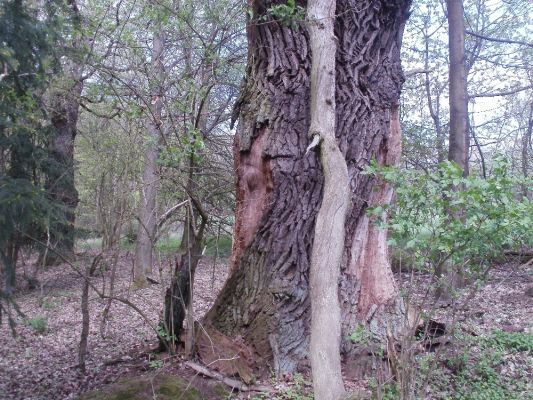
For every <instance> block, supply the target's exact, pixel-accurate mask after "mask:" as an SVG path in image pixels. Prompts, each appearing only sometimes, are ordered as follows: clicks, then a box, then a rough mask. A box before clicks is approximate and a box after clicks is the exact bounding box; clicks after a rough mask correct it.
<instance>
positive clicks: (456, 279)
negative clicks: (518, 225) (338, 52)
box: [435, 0, 470, 302]
mask: <svg viewBox="0 0 533 400" xmlns="http://www.w3.org/2000/svg"><path fill="white" fill-rule="evenodd" d="M446 4H447V10H448V51H449V57H450V72H449V90H450V98H449V101H450V134H449V150H448V160H449V161H453V162H456V163H457V164H458V165H459V166H460V167H461V169H462V170H463V175H464V176H468V158H469V145H470V135H469V132H468V90H467V79H466V77H467V69H466V54H465V24H464V9H463V0H447V2H446ZM455 190H461V188H459V187H457V188H455ZM449 218H452V219H455V218H461V215H450V216H449ZM456 269H457V268H455V267H454V266H453V265H451V264H450V263H448V262H445V263H444V264H443V265H442V266H441V267H440V268H439V269H438V270H437V271H436V273H437V276H439V277H440V282H439V283H438V285H437V290H436V293H435V297H436V299H437V300H440V301H444V302H451V300H452V293H451V291H452V289H453V288H457V287H461V286H464V276H463V271H461V270H459V269H457V270H456Z"/></svg>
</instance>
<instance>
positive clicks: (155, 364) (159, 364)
mask: <svg viewBox="0 0 533 400" xmlns="http://www.w3.org/2000/svg"><path fill="white" fill-rule="evenodd" d="M163 365H164V363H163V360H152V361H150V362H149V363H148V366H149V367H150V368H152V369H160V368H163Z"/></svg>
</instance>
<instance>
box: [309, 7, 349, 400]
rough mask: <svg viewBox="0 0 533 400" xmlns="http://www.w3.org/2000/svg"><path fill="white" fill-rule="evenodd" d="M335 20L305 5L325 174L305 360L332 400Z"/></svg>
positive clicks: (339, 236)
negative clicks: (307, 352)
mask: <svg viewBox="0 0 533 400" xmlns="http://www.w3.org/2000/svg"><path fill="white" fill-rule="evenodd" d="M334 19H335V0H310V1H309V2H308V5H307V23H308V27H309V42H310V48H311V54H312V63H311V77H310V81H311V126H310V128H309V136H310V137H311V138H313V141H317V143H318V146H319V147H318V151H319V152H320V164H321V166H322V171H323V173H324V189H323V193H322V202H321V205H320V209H319V211H318V214H317V217H316V225H315V236H314V241H313V248H312V250H311V266H310V271H309V296H310V299H311V338H310V344H309V358H310V360H311V371H312V374H313V392H314V395H315V399H317V400H337V399H339V398H340V397H341V396H342V395H343V394H344V384H343V382H342V372H341V357H340V342H341V320H340V305H339V295H338V285H339V277H340V265H341V262H342V256H343V253H344V224H345V222H346V211H347V210H348V204H349V202H350V192H349V185H350V182H349V180H348V168H347V166H346V160H345V159H344V156H343V154H342V153H341V151H340V149H339V146H338V145H337V139H336V138H335V53H336V51H337V41H336V39H335V36H334V33H333V25H334ZM313 143H314V142H312V144H313ZM326 332H327V334H325V333H326Z"/></svg>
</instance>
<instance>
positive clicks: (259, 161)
mask: <svg viewBox="0 0 533 400" xmlns="http://www.w3.org/2000/svg"><path fill="white" fill-rule="evenodd" d="M265 142H266V140H265V132H264V129H263V130H262V131H260V132H259V133H258V135H257V137H256V138H255V140H254V141H253V143H252V145H251V147H250V150H249V151H243V152H241V151H240V140H239V137H238V136H236V137H235V143H234V153H235V169H236V171H237V189H236V196H237V202H236V210H235V232H234V236H233V251H232V256H231V257H232V258H231V264H232V265H235V264H236V263H237V261H238V260H239V258H240V256H241V254H242V251H243V250H244V249H245V248H246V247H247V246H248V245H249V244H250V242H251V241H252V238H253V236H254V233H255V230H256V228H257V226H258V224H259V221H260V219H261V217H262V216H263V214H264V213H265V209H266V207H267V205H268V198H269V194H270V193H271V192H272V187H273V182H272V172H271V166H270V162H269V160H268V159H266V158H264V157H263V150H264V147H265Z"/></svg>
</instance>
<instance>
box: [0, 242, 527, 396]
mask: <svg viewBox="0 0 533 400" xmlns="http://www.w3.org/2000/svg"><path fill="white" fill-rule="evenodd" d="M94 255H95V253H94V252H87V253H85V254H84V255H82V256H80V257H79V258H78V260H77V261H76V262H75V263H74V266H72V265H68V264H61V265H58V266H54V267H49V268H48V269H46V270H45V271H42V272H40V273H39V275H38V279H39V282H40V285H39V287H37V288H34V289H31V290H30V289H29V288H27V287H26V288H24V287H22V288H20V290H19V292H18V294H17V296H16V297H15V301H16V303H17V304H18V305H19V307H20V310H21V311H22V312H23V313H24V314H25V317H26V318H22V317H20V316H15V320H16V322H17V324H16V327H15V329H14V330H15V332H16V336H13V335H12V332H11V329H10V328H9V326H8V325H7V323H6V318H5V316H4V318H3V322H2V325H1V326H0V399H3V400H21V399H28V400H29V399H32V400H45V399H46V400H48V399H50V400H52V399H54V400H56V399H57V400H59V399H75V398H77V397H78V396H79V395H80V394H81V393H84V392H87V391H91V390H93V389H96V388H101V387H106V385H107V384H110V383H113V382H116V381H117V380H123V379H125V378H128V377H130V378H131V377H134V379H135V380H136V382H137V384H138V383H139V382H141V381H142V379H145V378H138V377H141V376H143V377H149V378H150V379H151V381H150V382H151V384H152V388H153V382H154V381H153V379H154V378H153V377H154V376H155V377H156V378H157V377H158V376H159V378H157V379H163V377H168V376H175V375H178V376H181V377H183V378H185V379H186V380H187V381H189V382H191V384H192V385H193V386H194V387H196V388H198V390H200V392H201V397H200V398H206V399H223V398H241V399H244V398H250V399H252V398H256V399H280V400H291V399H292V400H297V399H299V400H305V399H311V397H310V396H308V393H309V392H310V385H309V383H308V380H309V378H308V376H305V375H297V376H293V377H290V378H288V379H287V380H286V381H282V382H280V381H277V382H273V381H270V380H267V381H265V382H261V383H263V384H266V385H268V386H270V387H271V389H272V392H271V393H270V394H268V395H258V394H257V393H241V394H236V395H231V394H230V392H229V391H228V390H229V388H228V387H224V386H223V385H220V384H219V383H218V382H216V381H213V380H211V379H207V378H205V377H202V376H201V375H200V374H198V373H196V372H195V371H193V370H191V369H190V368H188V367H187V366H186V365H185V362H184V360H183V359H182V358H181V357H180V356H179V355H177V356H169V355H167V354H156V353H155V352H154V349H155V348H156V347H157V339H156V334H155V333H154V331H153V329H152V328H151V326H150V324H151V325H152V326H155V325H157V323H158V321H159V315H160V312H161V309H162V303H163V302H162V299H163V298H164V291H165V287H166V286H167V284H168V281H169V275H170V271H171V269H172V265H173V263H174V262H173V260H172V259H170V258H168V259H163V260H162V261H161V263H160V265H161V272H160V274H159V276H158V278H157V279H158V280H160V281H161V282H162V284H153V285H150V286H149V287H148V288H145V289H137V290H134V289H133V286H132V282H131V271H132V265H133V263H132V254H131V253H130V252H122V253H121V254H119V255H118V258H117V259H116V263H114V262H113V255H111V254H110V255H107V256H106V257H104V261H105V262H104V263H102V264H101V265H104V266H108V267H109V266H111V267H109V268H108V269H107V270H100V271H98V272H97V276H96V277H95V278H93V283H94V284H95V285H96V286H97V287H99V288H102V287H105V290H106V293H109V286H110V280H111V275H112V272H113V267H112V265H113V264H115V265H116V267H115V279H114V289H113V296H116V297H121V298H124V299H127V300H128V301H130V302H132V303H134V304H135V305H136V306H137V307H138V309H139V311H141V312H142V314H143V316H141V315H140V314H139V312H137V311H135V310H133V309H132V308H131V307H129V306H127V305H125V304H122V303H120V302H117V301H113V302H112V304H111V307H110V309H109V313H108V316H107V320H106V321H105V323H104V322H102V321H103V318H102V315H103V313H104V309H105V308H106V306H107V305H108V300H105V299H101V298H99V297H98V296H97V295H96V294H95V293H94V291H90V296H89V309H90V333H89V338H88V343H89V345H88V355H87V361H86V371H87V372H86V373H85V374H82V373H81V372H80V369H79V367H78V348H79V340H80V332H81V324H82V315H81V306H80V298H81V290H82V284H83V278H82V277H80V274H79V272H77V270H79V269H80V268H82V267H83V268H85V267H86V265H88V264H90V262H91V260H92V257H94ZM33 261H34V260H31V259H29V260H26V262H25V263H24V265H23V266H21V268H19V273H21V274H22V273H25V274H26V275H28V276H31V275H32V273H31V271H32V270H33V268H34V265H32V262H33ZM223 261H224V260H222V262H214V260H213V259H211V258H205V259H203V260H202V261H201V263H200V265H199V267H198V269H197V273H196V279H195V300H194V309H195V318H198V319H199V318H201V316H202V315H203V314H204V313H205V312H206V311H207V310H208V308H209V307H210V305H211V304H212V302H213V301H214V298H215V297H216V294H217V293H218V291H219V290H220V289H221V288H222V285H223V284H224V281H225V279H226V277H227V273H228V267H227V265H226V264H225V262H223ZM395 276H396V277H397V279H398V282H399V284H400V286H401V287H402V288H403V291H406V290H407V291H410V292H412V293H413V294H414V298H416V299H418V301H420V299H422V298H423V297H424V288H426V287H427V286H428V285H429V277H428V276H427V275H424V274H410V273H404V274H399V273H397V274H395ZM19 281H24V280H23V279H19ZM532 286H533V269H532V267H531V266H527V265H524V264H522V265H521V264H520V262H519V261H516V262H514V263H507V264H505V265H499V266H495V267H494V268H493V269H492V270H491V271H490V273H489V275H488V278H487V280H486V281H485V282H484V284H483V286H482V287H480V288H479V289H478V290H477V291H476V292H473V293H467V294H465V295H464V296H463V298H462V299H463V300H465V299H466V298H467V297H465V296H470V297H469V298H468V301H463V303H461V302H459V303H458V304H461V305H462V306H461V307H455V309H454V310H451V309H450V308H445V309H444V308H443V309H436V310H435V313H433V314H432V315H433V318H434V320H436V321H439V322H442V323H444V324H446V326H448V327H449V326H451V325H452V322H453V326H454V327H456V329H455V331H454V335H453V336H454V338H461V339H460V340H453V341H451V343H446V344H444V345H442V346H440V349H442V351H441V350H439V347H438V346H437V350H436V351H435V348H432V350H433V351H432V352H427V353H424V354H418V355H417V362H418V365H419V367H418V369H417V373H418V374H419V376H420V382H419V383H418V386H419V387H422V385H423V383H424V382H427V383H428V384H427V385H426V386H424V388H423V389H422V390H423V392H424V394H423V398H428V399H439V398H457V399H473V400H474V399H478V398H479V399H484V398H486V399H495V400H497V399H499V398H505V399H506V400H511V399H513V398H516V399H519V400H520V399H528V398H531V397H528V396H529V395H528V392H533V387H532V386H531V383H530V382H533V356H532V343H533V339H532V338H533V297H531V296H532V295H533V294H532V293H530V292H531V291H533V289H532ZM528 289H529V291H530V292H529V295H528V294H526V292H528ZM463 305H465V306H463ZM426 312H429V310H426ZM145 318H147V319H148V320H146V319H145ZM459 342H460V343H459ZM441 343H445V342H444V341H442V342H441ZM458 343H459V344H458ZM421 370H423V371H422V372H423V373H421V372H420V371H421ZM425 378H426V379H425ZM165 379H166V378H165ZM421 382H422V383H421ZM487 382H488V383H487ZM346 383H347V387H348V388H350V389H351V388H359V389H363V390H366V391H367V392H369V390H370V389H372V388H373V389H374V390H375V389H376V384H375V382H373V380H372V379H370V380H360V379H359V380H357V379H350V378H346ZM487 385H488V386H487ZM220 386H223V387H224V388H225V389H223V390H221V389H220ZM451 388H453V390H454V391H455V393H456V394H455V395H453V396H450V390H452V389H451ZM378 389H380V390H381V391H382V393H385V394H386V392H387V391H388V393H389V395H390V396H392V397H388V398H391V399H393V398H397V397H395V394H394V390H393V389H391V388H390V385H389V386H387V385H385V386H378ZM476 390H477V391H479V393H480V394H479V396H481V397H479V396H478V397H476V396H477V395H472V393H474V394H475V391H476ZM502 390H503V391H502ZM465 391H468V392H469V393H470V395H465ZM508 392H509V393H514V396H515V397H513V395H509V394H508ZM217 393H218V394H217ZM391 393H392V394H391ZM487 393H488V394H487ZM491 393H492V394H491ZM147 396H148V397H147V398H154V396H152V395H147ZM483 396H485V397H483ZM487 396H488V397H487ZM98 398H102V399H111V398H112V397H111V396H107V397H106V396H105V395H104V396H103V397H98ZM116 398H117V399H118V397H116ZM183 398H184V399H185V398H188V397H183Z"/></svg>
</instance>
